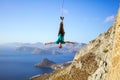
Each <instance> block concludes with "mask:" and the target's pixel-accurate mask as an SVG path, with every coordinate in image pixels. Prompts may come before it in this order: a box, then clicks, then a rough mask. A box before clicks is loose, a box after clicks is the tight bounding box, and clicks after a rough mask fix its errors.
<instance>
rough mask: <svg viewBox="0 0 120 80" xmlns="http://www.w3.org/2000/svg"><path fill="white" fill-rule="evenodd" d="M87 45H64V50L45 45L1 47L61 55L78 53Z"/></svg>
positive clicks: (21, 44) (33, 52) (14, 44)
mask: <svg viewBox="0 0 120 80" xmlns="http://www.w3.org/2000/svg"><path fill="white" fill-rule="evenodd" d="M85 45H86V44H85V43H77V42H76V43H75V44H64V45H63V48H62V49H59V48H58V45H57V44H50V45H44V44H43V43H40V42H38V43H7V44H3V45H0V46H1V47H4V48H11V49H13V50H15V51H19V52H20V51H23V52H29V53H32V54H42V53H44V54H60V53H76V51H78V50H79V49H80V48H82V47H83V46H85Z"/></svg>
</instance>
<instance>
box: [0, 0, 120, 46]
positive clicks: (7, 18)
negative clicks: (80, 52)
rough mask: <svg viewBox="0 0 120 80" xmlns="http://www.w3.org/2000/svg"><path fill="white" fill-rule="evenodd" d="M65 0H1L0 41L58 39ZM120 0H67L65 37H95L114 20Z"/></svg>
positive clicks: (67, 38) (84, 40) (75, 39)
mask: <svg viewBox="0 0 120 80" xmlns="http://www.w3.org/2000/svg"><path fill="white" fill-rule="evenodd" d="M62 2H63V0H0V44H2V43H12V42H22V43H36V42H43V43H45V42H49V41H50V42H51V41H53V42H54V41H56V40H57V33H58V29H59V23H60V19H59V17H60V16H61V13H62V10H61V9H62ZM119 3H120V0H64V6H63V16H64V17H65V19H64V29H65V40H66V41H73V42H79V43H81V42H84V43H88V42H89V41H91V40H93V39H95V38H96V37H97V36H98V35H99V34H101V33H103V32H105V31H106V30H107V29H108V28H109V27H110V26H111V25H112V24H113V22H114V19H115V16H116V14H117V11H118V8H119Z"/></svg>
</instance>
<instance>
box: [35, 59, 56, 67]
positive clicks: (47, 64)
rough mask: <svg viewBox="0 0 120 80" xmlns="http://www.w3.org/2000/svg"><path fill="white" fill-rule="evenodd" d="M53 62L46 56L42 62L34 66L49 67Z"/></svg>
mask: <svg viewBox="0 0 120 80" xmlns="http://www.w3.org/2000/svg"><path fill="white" fill-rule="evenodd" d="M54 64H55V62H53V61H50V60H48V59H47V58H44V59H43V60H42V62H40V63H38V64H36V65H35V66H36V67H42V68H51V66H52V65H54Z"/></svg>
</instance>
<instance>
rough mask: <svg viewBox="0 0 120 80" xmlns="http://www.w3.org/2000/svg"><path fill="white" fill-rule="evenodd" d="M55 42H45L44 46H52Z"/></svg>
mask: <svg viewBox="0 0 120 80" xmlns="http://www.w3.org/2000/svg"><path fill="white" fill-rule="evenodd" d="M54 43H55V42H47V43H45V45H48V44H54Z"/></svg>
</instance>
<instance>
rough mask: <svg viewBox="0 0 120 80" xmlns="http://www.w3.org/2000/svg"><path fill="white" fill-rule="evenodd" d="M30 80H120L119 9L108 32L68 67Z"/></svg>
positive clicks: (83, 49) (94, 41) (90, 43)
mask: <svg viewBox="0 0 120 80" xmlns="http://www.w3.org/2000/svg"><path fill="white" fill-rule="evenodd" d="M42 77H44V79H42ZM31 80H120V9H119V11H118V14H117V16H116V20H115V22H114V24H113V25H112V26H111V27H110V28H109V29H108V31H106V32H105V33H102V34H100V35H99V36H98V37H97V38H96V39H94V40H92V41H90V42H89V44H88V45H86V46H85V47H84V48H82V49H81V50H79V51H78V52H77V54H76V56H75V57H74V60H73V62H72V64H71V65H70V66H68V67H65V68H63V69H60V70H57V71H55V72H53V73H51V74H46V75H43V76H39V77H36V78H32V79H31Z"/></svg>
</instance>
